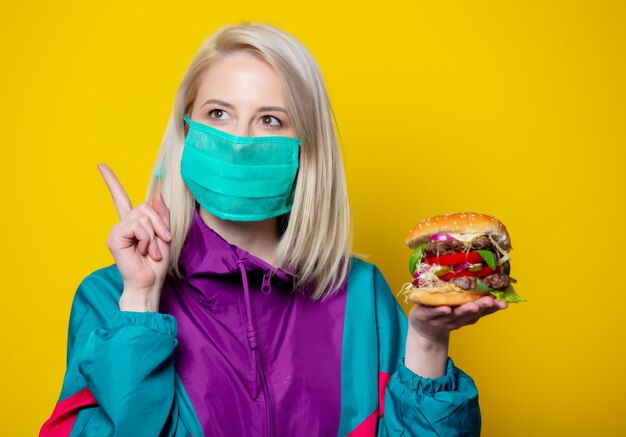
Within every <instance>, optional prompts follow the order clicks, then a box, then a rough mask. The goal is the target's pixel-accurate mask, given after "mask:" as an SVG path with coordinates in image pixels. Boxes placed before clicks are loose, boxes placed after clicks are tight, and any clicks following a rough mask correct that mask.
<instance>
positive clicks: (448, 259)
mask: <svg viewBox="0 0 626 437" xmlns="http://www.w3.org/2000/svg"><path fill="white" fill-rule="evenodd" d="M424 261H426V262H427V263H428V264H439V265H440V266H453V265H456V264H461V263H464V262H466V261H467V262H471V263H480V262H484V261H485V260H484V259H483V257H482V256H481V255H480V253H478V252H461V253H451V254H450V255H439V256H434V257H432V258H424Z"/></svg>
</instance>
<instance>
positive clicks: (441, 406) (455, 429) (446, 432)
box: [375, 269, 481, 437]
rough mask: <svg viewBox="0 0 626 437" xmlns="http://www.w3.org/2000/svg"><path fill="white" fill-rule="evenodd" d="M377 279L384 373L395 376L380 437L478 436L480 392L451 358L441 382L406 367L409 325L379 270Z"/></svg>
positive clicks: (383, 407) (384, 407)
mask: <svg viewBox="0 0 626 437" xmlns="http://www.w3.org/2000/svg"><path fill="white" fill-rule="evenodd" d="M376 273H377V274H376V278H375V288H376V290H375V293H376V306H377V308H376V313H377V325H378V335H379V344H380V345H381V348H380V351H379V354H380V357H379V368H380V369H382V370H385V369H389V373H390V379H389V382H388V383H387V386H386V389H385V392H384V401H383V403H382V405H380V406H379V407H380V410H381V411H379V420H378V427H377V428H378V429H377V434H378V436H400V435H402V436H419V437H428V436H446V437H448V436H479V435H480V428H481V417H480V409H479V406H478V391H477V389H476V386H475V384H474V381H473V380H472V379H471V378H470V377H469V376H468V375H467V374H465V373H464V372H463V371H461V370H460V369H459V368H457V367H456V366H455V365H454V363H453V362H452V360H451V359H450V358H448V363H447V368H446V374H445V375H444V376H442V377H440V378H423V377H421V376H419V375H417V374H415V373H413V372H412V371H411V370H409V369H408V368H406V366H405V365H404V350H405V342H406V331H407V329H408V321H407V319H406V316H405V315H404V312H403V311H402V308H401V307H400V305H399V304H398V302H397V301H396V299H395V298H394V297H393V294H392V293H391V290H390V288H389V285H388V284H387V282H386V281H385V279H384V278H383V276H382V274H381V273H380V272H379V271H378V269H377V270H376ZM383 345H385V346H383Z"/></svg>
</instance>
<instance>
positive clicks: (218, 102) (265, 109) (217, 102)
mask: <svg viewBox="0 0 626 437" xmlns="http://www.w3.org/2000/svg"><path fill="white" fill-rule="evenodd" d="M209 104H214V105H220V106H224V107H226V108H230V109H235V106H234V105H232V104H230V103H228V102H225V101H223V100H218V99H209V100H207V101H206V102H204V103H203V104H202V106H206V105H209ZM272 111H277V112H284V113H285V114H287V110H286V109H285V108H283V107H280V106H261V107H260V108H258V109H257V112H272Z"/></svg>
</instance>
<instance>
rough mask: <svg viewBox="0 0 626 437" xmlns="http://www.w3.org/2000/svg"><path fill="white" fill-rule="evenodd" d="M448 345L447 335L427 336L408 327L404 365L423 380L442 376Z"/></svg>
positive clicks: (444, 370) (444, 372) (446, 359)
mask: <svg viewBox="0 0 626 437" xmlns="http://www.w3.org/2000/svg"><path fill="white" fill-rule="evenodd" d="M409 326H410V325H409ZM449 343H450V334H449V333H445V334H441V335H437V336H427V335H423V334H420V333H418V332H417V331H416V330H415V329H414V328H413V327H411V326H410V327H409V332H408V333H407V338H406V353H405V358H404V365H405V366H406V367H407V368H408V369H409V370H411V371H412V372H413V373H415V374H417V375H420V376H422V377H424V378H439V377H441V376H444V375H445V374H446V364H447V362H448V346H449Z"/></svg>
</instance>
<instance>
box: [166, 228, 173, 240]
mask: <svg viewBox="0 0 626 437" xmlns="http://www.w3.org/2000/svg"><path fill="white" fill-rule="evenodd" d="M165 238H172V233H171V232H170V231H168V230H167V229H166V230H165Z"/></svg>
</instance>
